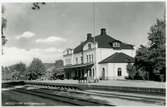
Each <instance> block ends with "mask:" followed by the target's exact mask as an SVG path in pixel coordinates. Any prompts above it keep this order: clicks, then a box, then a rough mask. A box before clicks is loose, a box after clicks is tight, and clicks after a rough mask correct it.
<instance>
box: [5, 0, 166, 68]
mask: <svg viewBox="0 0 167 107" xmlns="http://www.w3.org/2000/svg"><path fill="white" fill-rule="evenodd" d="M31 6H32V4H31V3H11V4H5V7H6V16H7V20H8V23H7V38H8V43H7V45H6V48H5V52H4V53H5V55H4V59H6V60H4V61H3V63H4V64H5V65H10V64H14V63H17V62H20V61H22V62H24V63H26V64H28V63H29V62H30V61H31V60H32V58H33V57H39V58H41V59H42V61H43V62H54V61H55V60H56V59H61V58H62V51H63V50H64V49H66V48H74V47H75V46H77V45H78V44H80V42H81V41H83V40H85V39H86V34H87V33H92V34H93V35H98V34H99V32H100V28H106V30H107V33H108V34H109V35H110V36H112V37H114V38H116V39H119V40H121V41H123V42H127V43H130V44H133V45H135V46H139V45H140V44H146V43H147V42H148V41H147V36H148V35H147V33H148V32H149V29H150V26H151V25H153V24H154V23H155V21H156V19H157V18H163V17H164V13H165V3H163V2H154V3H153V2H152V3H151V2H149V3H146V2H145V3H137V2H135V3H126V2H122V3H121V2H119V3H113V2H110V3H95V4H93V3H47V4H46V5H43V6H42V7H41V9H40V10H36V11H34V10H32V9H31Z"/></svg>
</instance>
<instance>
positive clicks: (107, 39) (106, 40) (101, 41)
mask: <svg viewBox="0 0 167 107" xmlns="http://www.w3.org/2000/svg"><path fill="white" fill-rule="evenodd" d="M94 38H95V41H96V42H97V43H98V48H113V49H115V48H114V47H113V45H112V44H113V42H116V41H117V42H119V43H120V48H119V49H133V45H131V44H127V43H123V42H121V41H119V40H117V39H114V38H112V37H111V36H109V35H107V34H106V33H101V34H100V35H97V36H95V37H92V38H91V39H90V40H85V41H84V42H82V43H81V44H79V45H78V46H77V47H76V48H74V53H79V52H82V51H83V46H84V45H85V44H86V43H87V42H90V41H91V42H93V41H94Z"/></svg>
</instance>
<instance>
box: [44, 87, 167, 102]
mask: <svg viewBox="0 0 167 107" xmlns="http://www.w3.org/2000/svg"><path fill="white" fill-rule="evenodd" d="M41 89H42V90H48V91H49V90H50V91H53V90H54V91H60V90H59V89H48V88H41ZM65 91H67V90H65ZM68 92H69V93H76V94H77V93H78V94H86V95H94V96H101V97H107V98H119V99H125V100H130V101H139V102H145V103H156V104H159V105H165V98H153V97H142V96H134V95H121V94H114V93H112V94H111V93H110V94H106V93H102V92H92V91H91V92H90V91H68Z"/></svg>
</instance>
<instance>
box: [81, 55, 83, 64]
mask: <svg viewBox="0 0 167 107" xmlns="http://www.w3.org/2000/svg"><path fill="white" fill-rule="evenodd" d="M81 63H82V64H83V57H82V56H81Z"/></svg>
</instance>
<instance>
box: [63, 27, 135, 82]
mask: <svg viewBox="0 0 167 107" xmlns="http://www.w3.org/2000/svg"><path fill="white" fill-rule="evenodd" d="M114 54H116V55H114ZM112 55H114V59H119V57H121V58H123V59H121V60H119V61H116V62H114V61H112V60H113V56H112ZM122 55H123V57H122ZM134 56H135V50H134V46H133V45H131V44H127V43H124V42H122V41H120V40H116V39H114V38H112V37H111V36H109V35H108V34H107V33H106V29H105V28H102V29H101V31H100V34H99V35H97V36H94V37H93V36H92V34H91V33H88V34H87V39H86V40H85V41H83V42H82V43H80V44H79V45H78V46H77V47H75V48H74V49H71V48H68V49H66V50H65V51H64V52H63V61H64V71H65V78H67V79H84V78H87V79H89V80H94V79H124V78H125V76H127V73H126V67H125V66H126V65H127V64H128V63H133V57H134ZM111 57H112V58H111ZM128 58H129V59H128ZM108 59H110V60H109V61H106V60H108ZM125 60H126V61H125ZM114 72H117V73H118V72H119V74H117V73H115V74H114Z"/></svg>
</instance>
